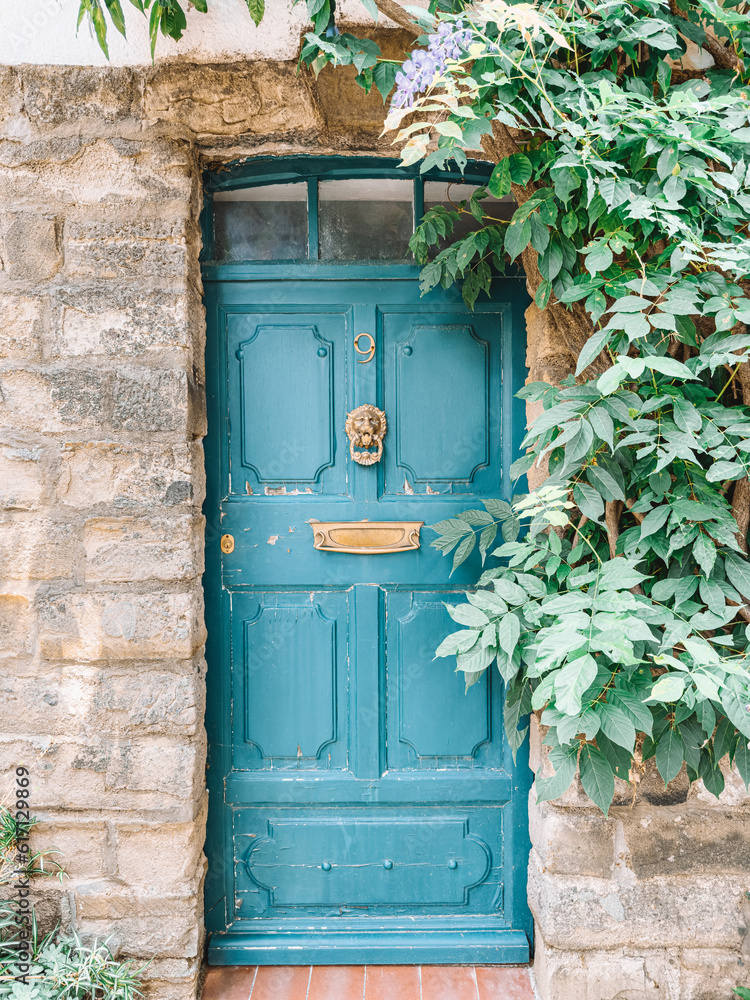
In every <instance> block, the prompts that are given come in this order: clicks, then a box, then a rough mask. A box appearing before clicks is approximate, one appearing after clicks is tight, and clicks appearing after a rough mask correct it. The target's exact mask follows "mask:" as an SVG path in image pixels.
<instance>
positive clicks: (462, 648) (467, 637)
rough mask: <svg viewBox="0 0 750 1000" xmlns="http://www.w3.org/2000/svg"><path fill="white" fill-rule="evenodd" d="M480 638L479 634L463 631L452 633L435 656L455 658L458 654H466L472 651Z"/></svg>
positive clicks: (441, 644) (436, 651) (439, 647)
mask: <svg viewBox="0 0 750 1000" xmlns="http://www.w3.org/2000/svg"><path fill="white" fill-rule="evenodd" d="M478 638H479V632H472V631H471V630H467V629H462V630H461V631H460V632H452V633H451V634H450V635H447V636H446V637H445V639H443V641H442V642H441V643H440V645H439V646H438V648H437V649H436V650H435V656H436V657H437V656H455V655H456V653H465V652H467V651H468V650H470V649H471V647H472V646H473V645H474V643H475V642H476V641H477V639H478Z"/></svg>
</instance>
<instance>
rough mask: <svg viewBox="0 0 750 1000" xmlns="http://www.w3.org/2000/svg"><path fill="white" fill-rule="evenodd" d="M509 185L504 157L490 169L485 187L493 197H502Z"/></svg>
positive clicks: (506, 162) (507, 190) (509, 177)
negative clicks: (490, 172)
mask: <svg viewBox="0 0 750 1000" xmlns="http://www.w3.org/2000/svg"><path fill="white" fill-rule="evenodd" d="M524 159H526V157H524ZM529 166H531V164H529ZM510 185H511V175H510V163H509V162H508V158H507V157H506V158H505V159H504V160H501V161H500V162H499V163H498V164H497V166H496V167H495V168H494V170H493V171H492V174H491V176H490V179H489V181H488V183H487V189H488V190H489V192H490V194H491V195H492V197H493V198H503V197H505V195H506V194H510ZM506 249H507V248H506Z"/></svg>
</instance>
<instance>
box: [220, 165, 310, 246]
mask: <svg viewBox="0 0 750 1000" xmlns="http://www.w3.org/2000/svg"><path fill="white" fill-rule="evenodd" d="M213 210H214V256H215V258H216V260H304V259H306V258H307V184H305V182H304V181H301V182H299V183H294V184H267V185H263V186H259V187H251V188H241V189H239V190H236V191H218V192H217V193H216V194H215V195H214V204H213Z"/></svg>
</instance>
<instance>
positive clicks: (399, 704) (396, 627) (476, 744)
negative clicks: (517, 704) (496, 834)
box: [386, 592, 503, 769]
mask: <svg viewBox="0 0 750 1000" xmlns="http://www.w3.org/2000/svg"><path fill="white" fill-rule="evenodd" d="M457 599H458V595H457V594H456V593H455V592H452V593H451V592H442V593H435V592H429V593H403V592H400V593H399V592H396V593H391V594H389V595H388V597H387V601H388V636H387V643H386V685H387V720H388V729H387V745H388V768H389V769H392V768H445V767H453V768H459V767H470V768H473V767H477V768H478V767H497V768H501V767H502V766H503V757H502V751H503V745H502V740H501V739H500V740H496V741H494V742H493V740H492V735H493V723H495V722H497V723H499V724H502V684H501V683H497V684H495V683H493V682H494V681H495V678H494V677H493V676H492V674H490V673H486V674H484V676H483V677H481V678H480V679H479V681H478V682H477V683H476V684H475V685H474V686H473V687H471V688H470V689H469V691H468V692H466V693H465V694H464V679H463V675H462V674H456V673H454V672H453V671H452V670H446V669H445V666H446V661H445V660H436V659H435V637H436V636H444V635H447V634H448V633H449V632H450V631H455V626H454V625H453V622H452V620H451V618H450V616H449V614H448V612H447V611H446V609H445V604H446V603H451V602H455V601H456V600H457ZM425 706H429V711H425ZM495 717H497V718H495Z"/></svg>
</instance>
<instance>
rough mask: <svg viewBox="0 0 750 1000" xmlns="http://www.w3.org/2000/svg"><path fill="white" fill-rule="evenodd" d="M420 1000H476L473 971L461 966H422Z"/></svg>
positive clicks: (468, 967) (469, 967) (470, 968)
mask: <svg viewBox="0 0 750 1000" xmlns="http://www.w3.org/2000/svg"><path fill="white" fill-rule="evenodd" d="M422 1000H477V983H476V980H475V979H474V969H473V968H472V967H471V966H463V965H423V966H422Z"/></svg>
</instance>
